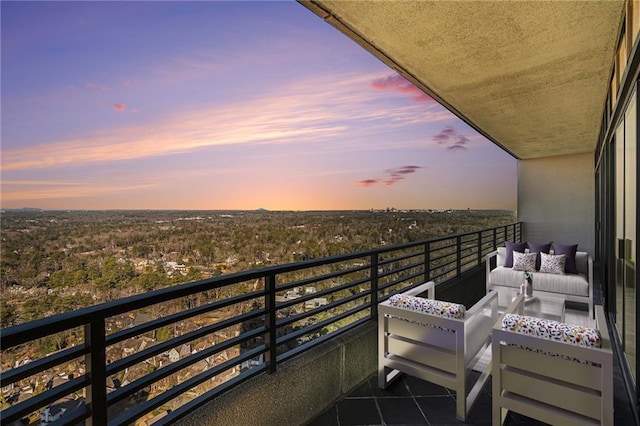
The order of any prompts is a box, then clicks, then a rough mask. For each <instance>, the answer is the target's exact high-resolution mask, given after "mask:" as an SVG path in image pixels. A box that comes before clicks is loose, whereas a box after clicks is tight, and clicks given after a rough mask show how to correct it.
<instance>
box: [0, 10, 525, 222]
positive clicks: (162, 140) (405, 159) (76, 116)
mask: <svg viewBox="0 0 640 426" xmlns="http://www.w3.org/2000/svg"><path fill="white" fill-rule="evenodd" d="M0 4H1V6H0V7H1V8H2V10H1V16H2V23H1V24H2V27H1V31H2V34H1V36H2V58H1V59H2V62H1V73H2V74H1V78H2V87H1V96H2V111H1V120H2V122H1V128H2V133H1V136H2V141H1V165H2V170H1V191H2V192H1V198H0V207H1V208H5V209H7V208H20V207H38V208H44V209H257V208H266V209H270V210H346V209H349V210H350V209H371V208H374V209H378V208H385V207H396V208H401V209H430V208H432V209H442V208H453V209H466V208H471V209H508V210H515V208H516V183H517V176H516V169H517V162H516V160H515V159H513V158H512V157H511V156H510V155H508V154H507V153H505V152H504V151H502V150H501V149H500V148H498V147H497V146H495V145H494V144H493V143H491V142H489V141H488V140H486V139H485V138H484V137H482V136H481V135H479V134H478V133H477V132H476V131H475V130H473V129H472V128H471V127H469V126H467V125H466V124H465V123H464V122H462V121H461V120H460V119H458V118H456V117H455V116H454V115H453V114H451V113H450V112H448V111H447V110H446V109H445V108H443V107H442V106H440V105H439V104H437V103H436V102H434V101H433V100H432V99H431V98H429V97H428V96H426V95H425V94H424V93H423V92H421V91H419V90H418V89H416V88H415V87H414V86H412V85H411V84H409V83H408V82H407V81H406V80H404V79H403V78H402V77H400V76H399V75H398V74H396V73H395V72H394V71H393V70H391V69H390V68H388V67H387V66H386V65H384V64H383V63H381V62H380V61H379V60H377V59H376V58H374V57H373V56H372V55H371V54H369V53H368V52H366V51H365V50H364V49H362V48H361V47H359V46H358V45H356V43H354V42H353V41H351V40H350V39H348V38H347V37H346V36H344V35H342V34H341V33H340V32H339V31H337V30H336V29H334V28H333V27H332V26H330V25H329V24H327V23H325V22H323V21H322V19H320V18H319V17H317V16H316V15H314V14H313V13H311V12H310V11H308V10H307V9H306V8H304V7H303V6H301V5H300V4H298V3H296V2H186V3H185V2H180V3H178V2H142V1H141V2H134V1H130V2H93V1H86V2H6V1H2V2H1V3H0ZM425 55H428V52H425Z"/></svg>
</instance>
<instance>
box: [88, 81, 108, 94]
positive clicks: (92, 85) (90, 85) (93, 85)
mask: <svg viewBox="0 0 640 426" xmlns="http://www.w3.org/2000/svg"><path fill="white" fill-rule="evenodd" d="M84 87H85V89H95V90H99V91H101V92H106V91H107V90H109V88H108V87H106V86H102V85H99V84H96V83H93V82H87V83H85V85H84Z"/></svg>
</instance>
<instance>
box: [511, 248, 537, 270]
mask: <svg viewBox="0 0 640 426" xmlns="http://www.w3.org/2000/svg"><path fill="white" fill-rule="evenodd" d="M537 257H538V253H518V252H517V251H514V252H513V270H514V271H529V272H535V270H536V258H537Z"/></svg>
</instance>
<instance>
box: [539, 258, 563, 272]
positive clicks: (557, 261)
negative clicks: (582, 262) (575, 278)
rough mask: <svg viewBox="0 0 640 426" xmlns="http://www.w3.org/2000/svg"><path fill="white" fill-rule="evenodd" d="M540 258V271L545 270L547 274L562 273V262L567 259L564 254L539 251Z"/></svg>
mask: <svg viewBox="0 0 640 426" xmlns="http://www.w3.org/2000/svg"><path fill="white" fill-rule="evenodd" d="M541 255H542V258H541V259H540V272H546V273H547V274H557V275H564V264H565V262H566V261H567V256H566V255H565V254H557V255H553V254H546V253H541Z"/></svg>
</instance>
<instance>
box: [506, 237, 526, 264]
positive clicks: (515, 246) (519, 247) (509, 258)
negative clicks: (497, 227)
mask: <svg viewBox="0 0 640 426" xmlns="http://www.w3.org/2000/svg"><path fill="white" fill-rule="evenodd" d="M504 246H505V247H506V248H507V255H506V256H505V258H504V267H505V268H513V252H514V251H517V252H520V253H524V250H525V249H526V248H527V243H511V242H509V241H505V242H504Z"/></svg>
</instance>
